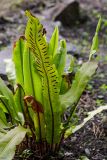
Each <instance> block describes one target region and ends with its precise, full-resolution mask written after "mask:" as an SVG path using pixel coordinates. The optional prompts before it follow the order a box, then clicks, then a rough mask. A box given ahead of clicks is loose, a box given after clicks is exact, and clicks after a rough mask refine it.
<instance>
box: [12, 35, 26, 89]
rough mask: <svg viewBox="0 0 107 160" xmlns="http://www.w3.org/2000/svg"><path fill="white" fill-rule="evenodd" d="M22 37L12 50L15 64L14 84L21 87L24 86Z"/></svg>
mask: <svg viewBox="0 0 107 160" xmlns="http://www.w3.org/2000/svg"><path fill="white" fill-rule="evenodd" d="M24 39H25V38H24V36H22V37H20V39H19V40H18V41H16V43H15V44H14V48H13V61H14V64H15V71H16V83H18V84H20V85H21V86H22V87H23V85H24V77H23V52H24Z"/></svg>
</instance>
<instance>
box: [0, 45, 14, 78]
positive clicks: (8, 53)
mask: <svg viewBox="0 0 107 160" xmlns="http://www.w3.org/2000/svg"><path fill="white" fill-rule="evenodd" d="M11 57H12V46H8V47H7V48H6V49H4V50H2V51H0V74H2V75H5V74H6V71H5V63H4V59H7V58H11Z"/></svg>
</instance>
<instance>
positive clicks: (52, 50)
mask: <svg viewBox="0 0 107 160" xmlns="http://www.w3.org/2000/svg"><path fill="white" fill-rule="evenodd" d="M58 38H59V31H58V27H56V28H55V30H54V32H53V34H52V37H51V39H50V42H49V45H48V54H49V55H50V57H51V58H53V57H54V56H55V55H56V53H57V49H58Z"/></svg>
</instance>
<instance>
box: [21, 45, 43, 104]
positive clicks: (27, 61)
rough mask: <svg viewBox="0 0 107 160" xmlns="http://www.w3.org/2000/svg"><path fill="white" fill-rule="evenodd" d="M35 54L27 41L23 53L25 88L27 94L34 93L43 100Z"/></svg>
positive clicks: (38, 99)
mask: <svg viewBox="0 0 107 160" xmlns="http://www.w3.org/2000/svg"><path fill="white" fill-rule="evenodd" d="M34 59H35V57H34V55H33V54H32V52H31V49H29V48H28V46H27V44H26V43H25V49H24V54H23V70H24V90H25V94H26V95H32V96H34V97H35V99H36V100H37V101H39V102H40V103H43V102H42V82H41V78H40V76H39V74H38V73H37V71H36V70H35V68H34V66H33V63H34Z"/></svg>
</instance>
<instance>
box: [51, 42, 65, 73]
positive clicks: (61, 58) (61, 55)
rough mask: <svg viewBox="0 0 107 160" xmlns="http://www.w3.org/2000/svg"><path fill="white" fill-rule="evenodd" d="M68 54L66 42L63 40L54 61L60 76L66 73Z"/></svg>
mask: <svg viewBox="0 0 107 160" xmlns="http://www.w3.org/2000/svg"><path fill="white" fill-rule="evenodd" d="M66 53H67V50H66V41H65V40H61V41H60V48H59V51H58V53H57V54H56V55H55V57H54V60H53V62H54V64H55V66H56V69H57V70H58V74H59V76H62V75H63V73H64V67H65V64H66Z"/></svg>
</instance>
